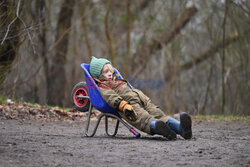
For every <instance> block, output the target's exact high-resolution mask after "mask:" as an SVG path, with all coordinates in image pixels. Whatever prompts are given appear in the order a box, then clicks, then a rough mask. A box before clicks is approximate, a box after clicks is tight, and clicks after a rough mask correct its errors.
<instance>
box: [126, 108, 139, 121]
mask: <svg viewBox="0 0 250 167" xmlns="http://www.w3.org/2000/svg"><path fill="white" fill-rule="evenodd" d="M130 106H131V105H130ZM131 107H132V106H131ZM124 113H125V115H126V117H127V118H128V119H129V120H130V121H136V120H137V113H136V112H135V111H134V110H133V107H132V109H131V110H129V109H125V112H124Z"/></svg>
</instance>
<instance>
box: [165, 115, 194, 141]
mask: <svg viewBox="0 0 250 167" xmlns="http://www.w3.org/2000/svg"><path fill="white" fill-rule="evenodd" d="M167 125H168V126H169V127H170V129H171V130H173V131H174V132H175V133H176V134H179V135H181V136H182V137H183V138H184V139H191V138H192V120H191V117H190V116H189V115H188V114H187V113H185V112H182V113H181V114H180V122H179V121H177V120H176V119H174V118H172V117H171V118H169V119H168V121H167Z"/></svg>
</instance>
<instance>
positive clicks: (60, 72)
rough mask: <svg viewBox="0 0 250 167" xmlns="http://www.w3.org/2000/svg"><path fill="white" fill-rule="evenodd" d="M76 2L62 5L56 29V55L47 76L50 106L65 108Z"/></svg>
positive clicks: (73, 0) (65, 2)
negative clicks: (65, 92)
mask: <svg viewBox="0 0 250 167" xmlns="http://www.w3.org/2000/svg"><path fill="white" fill-rule="evenodd" d="M74 4H75V0H71V1H68V0H65V1H64V2H63V4H62V7H61V10H60V13H59V17H58V22H57V29H56V41H57V44H56V46H55V54H54V55H53V56H52V58H51V60H52V61H51V67H50V70H49V73H48V74H47V80H48V104H51V105H60V106H64V104H63V103H62V102H63V99H64V87H65V81H66V80H65V78H66V77H65V63H66V55H67V48H68V38H69V36H68V33H66V34H65V32H66V31H67V30H68V29H69V28H70V26H71V17H72V15H73V8H74Z"/></svg>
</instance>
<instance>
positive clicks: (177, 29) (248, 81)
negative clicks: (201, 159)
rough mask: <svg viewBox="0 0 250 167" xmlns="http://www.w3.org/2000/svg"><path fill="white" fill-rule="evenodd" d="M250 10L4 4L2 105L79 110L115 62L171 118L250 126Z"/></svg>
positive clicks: (107, 0) (225, 1) (179, 3)
mask: <svg viewBox="0 0 250 167" xmlns="http://www.w3.org/2000/svg"><path fill="white" fill-rule="evenodd" d="M249 32H250V1H248V0H206V1H200V0H134V1H133V0H123V1H121V0H54V1H52V0H1V1H0V96H2V97H8V98H12V99H19V100H23V101H27V102H34V103H39V104H48V105H58V106H63V107H72V102H71V91H72V88H73V87H74V85H75V84H77V83H78V82H80V81H84V80H85V79H84V74H83V70H82V68H81V66H80V64H81V63H89V62H90V60H91V56H96V57H99V58H100V57H102V58H107V59H109V60H111V62H112V64H113V65H114V66H115V67H116V68H117V69H118V70H119V71H120V72H121V74H122V75H123V76H124V77H126V78H127V79H128V80H129V81H130V82H131V84H132V85H133V86H134V87H136V88H139V89H142V91H143V92H144V93H145V94H147V95H148V96H149V97H150V98H151V99H152V101H153V102H154V103H155V104H157V105H159V106H160V108H162V109H163V110H164V111H165V112H166V113H169V114H171V113H176V112H179V111H186V112H189V113H191V114H194V115H197V114H206V115H208V114H224V115H243V116H249V115H250V112H249V108H250V103H249V99H250V66H249V61H250V60H249V58H250V56H249V51H250V42H249V41H250V33H249Z"/></svg>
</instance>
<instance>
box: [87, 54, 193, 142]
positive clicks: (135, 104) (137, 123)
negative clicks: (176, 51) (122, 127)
mask: <svg viewBox="0 0 250 167" xmlns="http://www.w3.org/2000/svg"><path fill="white" fill-rule="evenodd" d="M90 74H91V76H92V77H93V78H94V80H95V82H96V83H97V85H98V87H99V88H100V93H101V95H102V97H103V99H104V100H105V101H106V102H107V103H108V104H109V105H110V106H111V107H113V108H115V109H118V111H119V114H120V116H121V117H122V118H123V119H124V120H126V121H127V122H128V123H129V124H131V125H132V126H134V127H136V128H137V129H139V130H141V131H143V132H145V133H148V134H150V135H154V134H157V135H162V136H164V137H166V138H167V139H169V140H172V139H176V134H179V135H181V136H182V137H183V138H184V139H191V137H192V129H191V126H192V121H191V117H190V116H189V115H188V114H187V113H185V112H183V113H181V114H180V122H179V121H177V120H176V119H174V118H172V117H170V116H167V115H165V114H164V112H163V111H162V110H160V109H159V108H158V107H157V106H156V105H154V104H153V103H152V102H151V100H150V99H149V98H148V97H147V96H146V95H145V94H143V93H142V92H141V91H140V90H138V89H131V88H129V87H128V83H127V81H126V80H123V79H118V76H117V75H116V74H115V72H114V70H113V67H112V65H111V63H110V61H108V60H107V59H102V58H100V59H98V58H95V57H92V60H91V62H90Z"/></svg>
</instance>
